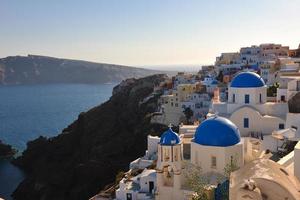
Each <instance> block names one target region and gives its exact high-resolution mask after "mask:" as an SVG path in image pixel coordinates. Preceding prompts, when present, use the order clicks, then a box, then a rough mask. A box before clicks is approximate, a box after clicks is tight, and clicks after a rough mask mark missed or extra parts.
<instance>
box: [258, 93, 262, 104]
mask: <svg viewBox="0 0 300 200" xmlns="http://www.w3.org/2000/svg"><path fill="white" fill-rule="evenodd" d="M259 102H260V103H262V96H261V94H259Z"/></svg>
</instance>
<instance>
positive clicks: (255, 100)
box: [228, 86, 267, 105]
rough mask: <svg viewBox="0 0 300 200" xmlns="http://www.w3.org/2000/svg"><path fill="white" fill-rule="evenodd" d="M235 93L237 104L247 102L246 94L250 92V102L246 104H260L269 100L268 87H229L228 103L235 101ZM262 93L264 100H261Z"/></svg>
mask: <svg viewBox="0 0 300 200" xmlns="http://www.w3.org/2000/svg"><path fill="white" fill-rule="evenodd" d="M233 94H235V103H236V104H242V105H244V104H245V95H246V94H249V97H250V102H249V104H246V105H252V104H260V103H265V102H266V101H267V87H266V86H263V87H257V88H234V87H229V88H228V103H234V102H233ZM260 94H261V95H262V102H260V98H259V96H260Z"/></svg>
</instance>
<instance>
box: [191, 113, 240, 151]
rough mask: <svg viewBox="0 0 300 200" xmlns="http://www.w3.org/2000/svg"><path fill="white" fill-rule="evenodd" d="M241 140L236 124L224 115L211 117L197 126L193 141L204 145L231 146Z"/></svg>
mask: <svg viewBox="0 0 300 200" xmlns="http://www.w3.org/2000/svg"><path fill="white" fill-rule="evenodd" d="M240 141H241V138H240V131H239V129H238V128H237V126H236V125H235V124H234V123H232V122H231V121H230V120H228V119H226V118H224V117H212V118H209V119H207V120H205V121H203V122H202V123H201V124H200V125H199V126H198V128H197V130H196V133H195V136H194V142H196V143H198V144H201V145H205V146H219V147H227V146H232V145H235V144H237V143H239V142H240Z"/></svg>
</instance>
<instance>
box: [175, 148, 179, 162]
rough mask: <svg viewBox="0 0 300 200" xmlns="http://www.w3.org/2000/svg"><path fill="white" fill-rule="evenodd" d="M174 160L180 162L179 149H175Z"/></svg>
mask: <svg viewBox="0 0 300 200" xmlns="http://www.w3.org/2000/svg"><path fill="white" fill-rule="evenodd" d="M174 160H175V161H178V150H177V148H175V155H174Z"/></svg>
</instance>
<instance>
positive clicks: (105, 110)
mask: <svg viewBox="0 0 300 200" xmlns="http://www.w3.org/2000/svg"><path fill="white" fill-rule="evenodd" d="M164 78H165V76H164V75H154V76H150V77H146V78H142V79H138V80H136V79H130V80H128V81H125V82H123V83H122V84H120V85H119V86H117V87H116V88H115V89H114V92H113V93H114V95H113V96H112V97H111V98H110V100H109V101H107V102H106V103H104V104H102V105H100V106H98V107H95V108H93V109H91V110H90V111H88V112H86V113H81V114H80V115H79V117H78V119H77V120H76V121H75V122H74V123H72V124H71V125H70V126H68V127H67V128H66V129H65V130H63V132H62V133H61V134H60V135H58V136H57V137H54V138H50V139H46V138H43V137H40V138H38V139H36V140H34V141H31V142H29V143H28V147H27V149H26V150H25V151H24V152H23V154H22V156H21V157H19V158H17V159H16V160H15V161H14V163H15V164H16V165H18V166H20V167H21V168H23V169H24V170H25V171H26V172H27V174H28V176H27V178H26V179H25V180H24V181H23V182H22V183H21V184H20V185H19V186H18V188H17V189H16V191H15V192H14V194H13V197H14V198H15V199H17V200H21V199H22V200H27V199H28V200H33V199H43V200H54V199H55V200H63V199H72V200H77V199H78V200H82V199H88V198H89V197H91V196H93V195H94V194H96V193H97V192H99V190H100V189H101V188H102V187H104V186H105V185H106V184H108V183H111V182H113V181H114V178H115V175H116V174H117V173H118V172H119V171H121V170H122V171H125V170H128V165H129V162H130V161H132V160H134V159H136V158H137V157H139V156H142V155H144V151H145V149H146V145H147V144H146V142H147V141H146V140H147V135H148V134H152V135H158V134H160V133H162V131H164V130H166V129H167V127H165V126H162V125H158V124H151V123H150V113H152V112H154V111H155V109H156V106H157V100H158V96H155V97H153V98H152V99H150V100H148V101H147V102H146V103H143V104H140V102H141V101H142V100H143V99H144V98H145V97H147V96H148V95H149V94H151V93H152V91H153V86H154V85H155V84H158V83H159V82H161V81H162V80H164Z"/></svg>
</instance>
